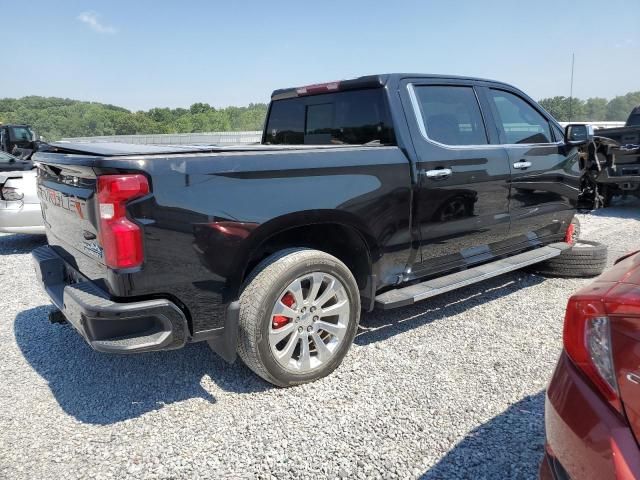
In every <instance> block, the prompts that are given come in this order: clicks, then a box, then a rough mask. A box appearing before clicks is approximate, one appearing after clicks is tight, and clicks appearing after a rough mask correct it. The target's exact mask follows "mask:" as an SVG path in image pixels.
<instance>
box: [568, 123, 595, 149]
mask: <svg viewBox="0 0 640 480" xmlns="http://www.w3.org/2000/svg"><path fill="white" fill-rule="evenodd" d="M564 138H565V140H566V142H567V145H571V146H572V147H580V146H582V145H586V144H587V143H589V142H591V141H593V126H592V125H584V124H581V123H570V124H569V125H567V126H566V128H565V129H564Z"/></svg>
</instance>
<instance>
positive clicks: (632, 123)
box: [627, 113, 640, 127]
mask: <svg viewBox="0 0 640 480" xmlns="http://www.w3.org/2000/svg"><path fill="white" fill-rule="evenodd" d="M627 127H640V113H632V114H631V115H630V116H629V120H627Z"/></svg>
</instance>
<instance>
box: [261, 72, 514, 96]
mask: <svg viewBox="0 0 640 480" xmlns="http://www.w3.org/2000/svg"><path fill="white" fill-rule="evenodd" d="M403 78H425V79H426V78H435V79H442V80H471V81H474V82H487V83H494V84H497V85H508V84H506V83H504V82H498V81H496V80H489V79H486V78H478V77H466V76H460V75H442V74H430V73H381V74H376V75H366V76H363V77H357V78H351V79H346V80H336V81H333V82H326V83H317V84H312V85H304V86H301V87H289V88H281V89H278V90H274V91H273V93H272V94H271V100H281V99H284V98H292V97H298V96H303V95H320V94H323V93H330V92H334V91H341V90H356V89H363V88H379V87H384V86H385V85H387V84H389V83H393V82H398V81H399V80H401V79H403Z"/></svg>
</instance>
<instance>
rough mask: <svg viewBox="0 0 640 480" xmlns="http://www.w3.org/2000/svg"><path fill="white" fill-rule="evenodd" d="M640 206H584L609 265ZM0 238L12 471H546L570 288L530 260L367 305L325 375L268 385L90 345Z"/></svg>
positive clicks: (173, 358) (19, 254)
mask: <svg viewBox="0 0 640 480" xmlns="http://www.w3.org/2000/svg"><path fill="white" fill-rule="evenodd" d="M639 207H640V204H638V203H633V202H621V203H620V204H619V205H618V206H617V207H614V208H610V209H607V210H602V211H599V212H597V213H596V214H591V215H580V220H581V222H582V233H583V237H584V238H588V239H592V240H598V241H603V242H606V243H608V244H609V246H610V261H611V260H613V259H614V258H615V257H616V256H618V255H619V254H622V253H624V252H626V251H628V250H630V249H632V248H634V247H635V248H638V243H637V238H638V237H639V236H640V222H638V219H640V208H639ZM42 243H43V240H41V239H40V238H38V237H33V236H26V235H2V236H0V349H1V352H2V361H1V362H0V381H1V384H0V478H8V479H33V478H65V479H71V478H124V477H135V478H149V479H152V478H153V479H170V478H171V479H173V478H194V477H198V478H222V477H232V478H255V477H261V478H269V477H277V478H288V477H296V478H318V477H322V478H324V477H329V478H340V477H349V478H354V477H357V478H365V477H366V478H369V477H379V478H403V479H404V478H413V477H421V476H422V477H423V478H426V479H436V478H474V479H478V478H534V477H535V475H536V472H537V467H538V463H539V461H540V458H541V455H542V444H543V438H544V424H543V408H544V388H545V386H546V384H547V382H548V380H549V378H550V375H551V372H552V369H553V367H554V365H555V362H556V359H557V356H558V353H559V350H560V348H561V326H562V318H563V314H564V307H565V304H566V300H567V297H568V296H569V294H570V293H571V292H573V291H575V290H576V289H578V288H579V287H580V286H581V285H583V284H584V283H585V282H586V280H561V279H544V278H542V277H539V276H536V275H533V274H528V273H524V272H516V273H514V274H509V275H504V276H502V277H499V278H496V279H493V280H491V281H488V282H485V283H483V284H478V285H476V286H472V287H468V288H465V289H462V290H458V291H455V292H451V293H449V294H446V295H443V296H441V297H437V298H435V299H432V300H429V301H427V302H425V303H422V304H419V305H416V306H413V307H410V308H402V309H398V310H392V311H390V312H374V313H372V314H367V315H366V316H365V317H364V318H363V321H362V329H361V332H360V333H359V335H358V337H357V339H356V345H354V347H353V348H352V350H351V352H350V354H349V355H348V356H347V358H346V360H345V362H344V364H343V365H342V366H341V367H340V368H339V369H338V370H337V371H336V372H335V373H334V374H333V375H332V376H330V377H329V378H326V379H324V380H322V381H319V382H316V383H314V384H311V385H304V386H300V387H295V388H291V389H287V390H280V389H275V388H272V387H271V386H270V385H268V384H266V383H265V382H263V381H262V380H260V379H259V378H257V377H256V376H254V375H253V374H252V373H251V372H250V371H249V370H248V369H247V368H246V367H244V366H243V365H241V364H240V363H236V364H235V365H227V364H225V363H224V362H223V361H221V360H219V359H218V358H217V357H216V356H215V355H214V354H212V353H210V351H209V350H208V348H207V346H206V345H203V344H195V345H189V346H188V347H187V348H185V349H183V350H180V351H175V352H168V353H157V354H146V355H138V356H128V357H122V356H108V355H103V354H99V353H95V352H93V351H92V350H91V349H90V348H89V347H88V346H87V345H85V344H84V343H83V341H82V340H81V339H80V337H79V336H78V335H77V334H76V333H75V332H74V331H73V330H72V329H71V328H70V327H68V326H59V325H50V324H49V323H48V321H47V312H48V311H49V309H50V307H49V306H48V300H47V298H46V296H45V295H44V293H43V292H41V290H40V288H39V287H38V286H37V285H36V283H35V277H34V274H33V271H32V267H31V262H30V255H29V252H30V251H31V249H33V248H34V247H36V246H39V245H41V244H42Z"/></svg>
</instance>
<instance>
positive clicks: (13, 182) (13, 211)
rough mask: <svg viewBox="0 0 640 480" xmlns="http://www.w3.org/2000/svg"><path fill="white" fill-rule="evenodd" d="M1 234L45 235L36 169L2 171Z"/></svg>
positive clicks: (0, 179) (0, 187)
mask: <svg viewBox="0 0 640 480" xmlns="http://www.w3.org/2000/svg"><path fill="white" fill-rule="evenodd" d="M0 232H7V233H31V234H44V233H45V232H44V223H43V220H42V210H41V209H40V200H39V199H38V192H37V185H36V170H35V169H33V168H32V169H31V170H23V171H8V172H3V171H0Z"/></svg>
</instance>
